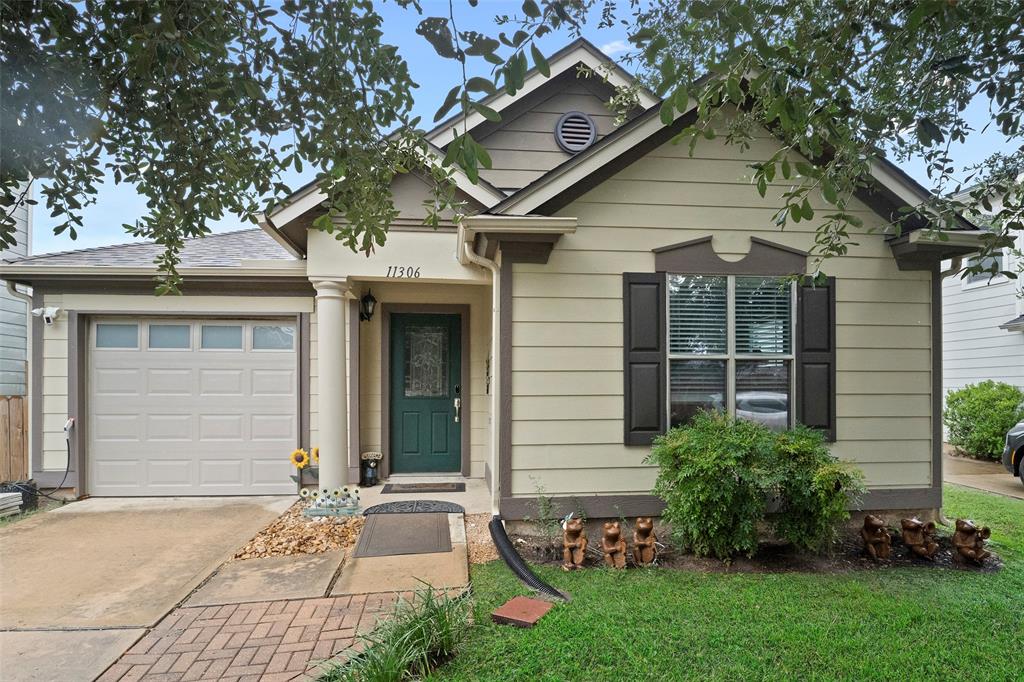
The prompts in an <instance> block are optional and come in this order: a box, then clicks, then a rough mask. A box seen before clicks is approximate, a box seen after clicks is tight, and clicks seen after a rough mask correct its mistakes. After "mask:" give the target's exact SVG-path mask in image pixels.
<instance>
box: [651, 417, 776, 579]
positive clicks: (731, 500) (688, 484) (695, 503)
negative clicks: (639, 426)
mask: <svg viewBox="0 0 1024 682" xmlns="http://www.w3.org/2000/svg"><path fill="white" fill-rule="evenodd" d="M771 447H772V435H771V432H770V431H768V429H766V428H764V427H763V426H760V425H758V424H755V423H753V422H749V421H742V420H740V421H736V420H733V419H730V418H729V417H727V416H725V415H723V414H720V413H714V412H701V413H698V414H697V415H696V416H695V417H694V419H693V420H692V422H691V423H690V424H689V425H688V426H685V427H680V428H675V429H672V430H671V431H669V432H668V433H666V434H665V435H664V436H662V437H660V438H658V439H657V440H656V441H655V443H654V448H653V449H652V451H651V455H650V457H649V458H648V461H649V462H652V463H654V464H657V465H658V468H659V472H658V480H657V483H655V486H654V494H655V495H658V496H659V497H660V498H661V499H663V500H664V501H665V511H664V515H663V518H664V520H665V521H666V522H668V523H669V525H670V526H671V528H672V535H673V538H674V539H675V540H676V542H677V543H679V544H681V545H682V546H684V547H688V548H690V549H691V550H693V552H694V553H696V554H698V555H700V556H707V555H709V554H710V555H714V556H716V557H718V558H720V559H727V558H729V557H731V556H734V555H737V554H743V555H746V556H751V555H753V554H754V552H755V551H757V524H758V522H759V521H760V520H761V519H762V518H763V517H764V513H765V491H766V489H767V488H768V483H767V481H766V480H765V479H766V472H765V471H763V469H762V466H761V465H762V463H763V462H764V455H765V454H767V453H769V452H770V451H771Z"/></svg>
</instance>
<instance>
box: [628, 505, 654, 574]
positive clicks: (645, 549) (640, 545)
mask: <svg viewBox="0 0 1024 682" xmlns="http://www.w3.org/2000/svg"><path fill="white" fill-rule="evenodd" d="M657 542H658V536H657V535H655V534H654V521H652V520H651V517H650V516H641V517H638V518H637V520H636V525H635V526H633V562H634V563H636V565H637V566H650V565H651V564H653V563H654V560H655V559H656V558H657V556H658V548H657V544H656V543H657Z"/></svg>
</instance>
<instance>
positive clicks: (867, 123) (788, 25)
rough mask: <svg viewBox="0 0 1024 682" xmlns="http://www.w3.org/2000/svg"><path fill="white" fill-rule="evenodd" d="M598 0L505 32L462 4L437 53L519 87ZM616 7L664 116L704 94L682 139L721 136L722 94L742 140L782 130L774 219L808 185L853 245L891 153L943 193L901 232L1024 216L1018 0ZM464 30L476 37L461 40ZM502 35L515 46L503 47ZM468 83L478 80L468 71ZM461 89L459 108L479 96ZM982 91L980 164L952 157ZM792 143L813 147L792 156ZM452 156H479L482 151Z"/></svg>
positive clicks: (758, 184) (1023, 44) (997, 229)
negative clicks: (466, 13)
mask: <svg viewBox="0 0 1024 682" xmlns="http://www.w3.org/2000/svg"><path fill="white" fill-rule="evenodd" d="M471 4H472V2H471ZM595 5H596V3H594V2H587V1H582V0H581V1H579V2H556V1H543V2H541V3H540V4H538V3H537V2H536V1H535V0H525V1H524V2H523V4H522V13H521V14H520V15H515V16H503V17H499V18H498V21H499V23H500V24H502V25H503V26H508V27H509V30H507V31H504V32H502V33H501V34H500V35H499V36H498V37H497V39H495V38H491V37H487V36H480V35H478V34H471V33H462V34H458V33H457V32H455V31H454V26H455V22H454V16H452V17H450V18H449V19H445V18H443V17H435V18H432V19H428V20H426V21H433V22H434V26H435V30H434V31H433V36H434V37H433V38H432V39H431V43H432V44H434V46H435V49H437V51H438V54H440V55H441V56H443V57H448V58H452V59H458V60H460V61H465V60H466V58H467V56H477V55H479V56H482V57H483V58H484V59H487V60H488V61H489V62H492V63H493V64H494V83H495V84H499V83H501V84H503V87H504V88H505V90H506V91H507V92H509V93H513V92H515V91H516V89H517V88H518V87H520V86H521V83H522V79H523V74H524V73H525V71H526V69H527V66H528V57H527V55H530V57H529V59H530V60H532V61H533V63H534V65H535V66H536V68H537V69H538V70H539V71H540V72H541V73H544V72H545V71H546V62H545V60H544V57H543V55H542V54H541V53H540V51H539V50H538V49H537V47H536V39H537V38H540V37H541V36H543V35H545V34H546V33H548V32H549V31H550V30H551V29H552V28H558V27H559V26H561V25H564V24H566V23H569V24H570V25H572V26H573V27H575V28H576V29H577V30H578V27H579V26H581V25H582V24H583V23H585V22H586V21H587V18H588V16H589V15H590V14H591V12H592V10H593V9H594V8H595ZM622 13H628V16H625V17H622V16H619V15H620V14H622ZM618 20H622V21H625V22H626V23H627V24H628V25H629V26H630V28H631V37H630V40H631V42H632V43H633V44H634V46H635V50H634V51H632V52H631V53H629V54H627V55H626V56H625V59H626V61H628V62H631V63H633V64H634V65H635V66H637V67H638V68H639V69H640V71H641V75H642V78H643V80H644V82H645V83H646V84H648V85H649V86H650V87H651V88H652V89H653V90H654V91H655V92H656V93H657V94H658V95H659V96H662V97H663V98H664V103H663V105H662V106H661V116H662V120H663V121H664V122H665V123H666V124H667V123H670V122H671V121H672V120H673V119H674V118H675V117H676V116H677V115H679V114H680V113H683V112H685V111H688V110H689V109H690V108H691V107H694V106H695V107H696V118H695V120H694V121H693V123H692V124H691V125H689V126H687V127H686V128H685V129H684V130H683V131H682V132H680V133H679V134H678V135H677V136H676V138H675V140H674V141H675V142H689V143H690V145H691V149H692V145H693V143H695V142H696V141H697V140H698V139H699V138H702V137H703V138H708V139H711V138H714V137H715V136H716V134H718V133H716V130H715V127H714V126H715V124H716V123H717V124H718V125H721V121H722V119H721V118H720V117H719V113H720V112H721V110H722V109H723V107H735V108H738V109H739V110H740V112H741V114H740V115H739V116H737V117H733V118H732V119H731V123H730V126H729V128H728V129H727V130H726V131H725V134H724V141H725V142H726V143H728V144H735V145H740V146H743V145H746V144H748V143H749V141H750V140H751V137H752V135H751V134H752V132H753V130H754V128H755V126H761V125H767V126H768V127H769V128H770V129H771V130H772V131H773V133H774V134H776V135H777V136H778V137H779V139H780V140H781V142H782V148H781V149H780V151H779V152H778V153H777V154H775V155H774V156H773V157H772V158H770V159H768V160H766V161H764V162H762V163H757V164H754V166H753V171H754V173H753V180H754V183H753V184H754V187H755V188H756V190H757V191H759V192H760V194H761V195H762V196H764V195H765V193H766V190H767V186H768V183H769V182H771V181H773V180H774V179H775V178H777V177H781V178H783V179H785V180H787V181H788V182H789V183H790V189H789V190H788V191H787V192H785V194H784V196H783V203H782V205H781V206H779V211H778V213H777V215H776V223H777V225H778V226H779V227H780V228H784V227H785V226H786V225H787V224H788V223H789V222H790V221H792V222H799V221H803V220H810V219H813V218H814V217H815V211H814V209H813V208H812V206H811V203H810V200H809V197H810V196H811V195H812V193H817V194H820V195H821V196H822V197H823V198H824V200H825V201H826V202H827V203H828V204H829V205H830V206H832V207H833V208H832V210H830V211H829V212H828V213H826V214H825V215H824V216H818V217H819V218H821V221H820V223H819V226H818V227H817V237H816V242H817V245H816V249H815V252H816V254H817V255H818V256H819V257H820V258H828V257H832V256H837V255H842V254H844V253H846V251H847V248H848V245H849V244H850V241H851V237H850V232H849V228H850V226H853V227H860V226H861V225H860V220H859V219H858V218H857V217H856V216H855V215H853V214H851V213H850V212H848V210H847V209H848V206H849V201H850V198H851V197H852V196H853V194H854V192H855V191H856V190H857V189H858V188H861V187H863V186H865V185H866V184H867V183H868V181H869V173H870V168H871V164H872V162H873V161H875V160H877V159H878V158H879V156H880V155H882V154H883V153H888V154H890V155H891V156H892V157H894V158H895V159H896V160H898V161H902V160H906V159H909V158H911V157H923V158H924V159H925V160H926V162H927V170H928V176H929V178H930V179H931V184H932V187H931V188H930V189H932V190H933V193H934V196H933V197H932V198H929V199H928V200H926V201H924V202H922V203H921V204H920V205H918V206H913V207H910V208H911V209H912V210H909V211H907V213H906V214H905V215H904V216H902V217H901V218H900V219H898V220H896V221H894V224H893V225H892V228H893V229H894V230H899V229H900V228H901V226H902V223H903V222H904V221H905V220H906V219H908V218H909V217H910V216H911V215H912V214H914V213H918V214H926V215H928V216H929V217H930V218H932V221H933V224H934V225H936V226H937V227H939V228H943V227H953V226H955V224H956V216H957V215H959V214H963V213H966V212H971V211H977V210H979V209H980V210H981V211H982V212H984V213H986V214H988V215H987V216H986V218H987V222H990V223H991V226H992V232H991V233H990V234H989V235H988V237H987V238H986V240H985V242H984V251H983V253H982V255H988V254H989V253H991V251H992V250H993V249H996V248H999V247H1000V246H1001V245H1004V244H1006V243H1007V242H1008V237H1012V235H1014V234H1015V233H1018V232H1020V231H1022V230H1024V186H1022V183H1021V177H1022V173H1024V127H1022V126H1024V124H1022V119H1024V12H1022V10H1021V5H1020V2H1019V0H830V1H819V2H808V1H807V0H693V1H688V2H680V1H678V0H653V2H651V3H650V4H649V6H647V7H645V8H642V9H637V8H636V3H635V2H633V1H632V0H620V1H618V2H617V1H616V0H606V1H605V2H603V3H602V4H601V5H600V20H599V21H600V22H601V24H603V25H610V24H611V23H613V22H615V21H618ZM449 26H450V27H451V29H450V30H449ZM459 39H461V41H462V42H465V43H467V44H468V45H469V47H468V48H467V49H465V50H462V49H459ZM446 43H450V44H454V46H455V48H454V49H452V48H450V47H447V48H446V47H445V44H446ZM503 46H504V47H506V48H509V49H510V50H511V54H510V55H507V56H505V57H500V58H499V57H497V56H496V52H497V51H498V49H499V48H501V47H503ZM474 80H479V79H474ZM466 86H467V87H466V89H465V91H468V90H472V89H473V83H472V81H468V82H466ZM479 89H480V90H483V91H486V88H483V87H480V88H479ZM465 91H464V93H463V99H462V105H463V108H464V109H467V110H468V109H470V108H474V107H476V108H478V109H479V106H478V105H474V104H473V103H472V102H469V101H467V100H466V99H465V96H464V95H465ZM458 95H459V93H458V92H456V90H453V91H452V93H450V94H449V97H448V100H447V101H446V103H445V107H447V108H450V107H451V106H453V105H454V104H455V103H457V102H458V101H459V97H458ZM975 98H980V99H982V100H985V101H987V102H988V103H989V109H990V112H991V115H992V122H991V124H990V125H994V126H996V127H997V128H998V129H999V131H1000V132H1001V133H1002V135H1003V136H1004V137H1005V139H1006V149H1005V150H1004V151H1001V152H998V153H996V154H993V155H992V156H991V157H990V158H988V159H986V160H985V161H984V162H982V163H977V164H958V163H957V161H956V159H955V158H953V156H952V153H951V151H950V150H951V144H952V143H954V142H962V141H964V140H965V139H966V138H967V135H968V134H969V133H970V132H971V128H970V126H969V125H968V123H967V121H966V120H965V118H964V112H965V109H966V108H967V106H968V105H969V104H970V103H971V102H972V100H974V99H975ZM617 100H618V101H620V102H625V103H627V104H628V103H631V102H632V99H631V98H630V97H629V93H628V92H626V93H622V95H621V97H619V98H617ZM445 107H442V111H440V112H439V114H442V113H443V111H444V110H445ZM481 113H485V112H484V111H483V110H481ZM462 140H465V143H466V144H469V145H472V140H471V138H470V136H469V135H462V136H461V137H460V138H457V139H456V140H455V142H454V143H453V146H456V145H460V144H462ZM790 151H795V152H798V153H799V154H800V155H801V156H802V157H803V158H804V159H806V161H801V162H797V163H792V162H791V161H789V160H788V159H787V156H788V155H789V152H790ZM450 156H451V157H452V158H454V159H457V160H458V159H461V161H462V162H463V163H468V164H472V162H473V155H472V154H465V155H462V156H461V157H460V156H459V155H451V154H450ZM752 191H753V190H752ZM990 262H991V261H990ZM981 263H982V259H978V260H976V261H975V262H974V263H973V264H972V265H970V266H969V267H968V268H967V269H966V272H979V271H981V270H982V267H983V266H982V265H981ZM993 267H994V266H993ZM992 274H995V272H993V273H992ZM1006 274H1007V275H1008V276H1010V277H1015V276H1016V273H1014V272H1007V273H1006Z"/></svg>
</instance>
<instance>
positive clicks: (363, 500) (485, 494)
mask: <svg viewBox="0 0 1024 682" xmlns="http://www.w3.org/2000/svg"><path fill="white" fill-rule="evenodd" d="M454 482H464V483H465V484H466V491H465V492H462V493H400V494H394V495H383V494H382V493H381V491H382V490H383V489H384V485H383V484H382V483H378V484H377V485H375V486H374V487H372V488H360V489H359V498H360V501H359V504H360V506H361V507H362V508H363V509H366V508H367V507H372V506H373V505H375V504H381V503H382V502H399V501H402V500H441V501H442V502H454V503H455V504H458V505H462V507H463V509H465V510H466V513H467V514H481V513H483V512H489V511H491V493H490V491H489V490H488V489H487V482H486V481H484V479H482V478H463V477H462V476H423V475H420V474H415V475H414V474H392V475H391V476H390V477H389V478H388V480H387V481H386V483H454Z"/></svg>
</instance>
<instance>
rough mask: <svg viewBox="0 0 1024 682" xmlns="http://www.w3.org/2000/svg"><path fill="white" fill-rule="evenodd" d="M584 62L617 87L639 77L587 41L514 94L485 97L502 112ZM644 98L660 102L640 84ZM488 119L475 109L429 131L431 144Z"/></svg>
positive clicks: (442, 142)
mask: <svg viewBox="0 0 1024 682" xmlns="http://www.w3.org/2000/svg"><path fill="white" fill-rule="evenodd" d="M580 62H582V63H583V64H585V65H586V66H587V67H589V68H590V69H592V70H594V71H595V72H597V73H599V74H601V75H602V76H606V77H607V80H608V82H609V83H610V84H611V85H612V86H614V87H616V88H620V87H628V86H631V85H633V83H634V82H635V79H634V78H633V77H632V76H630V75H629V74H628V73H627V72H626V71H624V70H623V69H622V68H621V67H619V66H618V65H617V64H615V62H614V61H613V60H612V59H611V58H610V57H608V56H606V55H603V54H601V53H600V52H596V53H595V52H594V51H593V50H590V49H587V46H586V45H585V44H581V45H579V46H578V47H576V49H574V50H571V51H569V52H567V53H566V54H564V55H561V56H560V57H558V58H557V59H555V60H554V61H552V62H550V63H549V64H548V66H549V67H550V71H551V75H550V76H545V75H544V74H542V73H540V72H539V71H537V70H536V69H534V71H533V73H532V74H531V75H530V76H528V77H527V78H526V81H525V82H524V83H523V87H522V88H521V89H520V90H518V91H517V92H516V94H514V95H510V94H508V93H507V92H502V93H501V94H500V95H498V96H497V97H495V98H494V99H488V100H484V101H485V102H486V104H487V106H489V107H490V108H491V109H494V110H495V111H497V112H498V113H501V111H502V110H503V109H505V108H506V107H508V106H509V105H510V104H512V103H513V102H515V101H516V100H518V99H520V98H522V97H525V96H527V95H529V94H530V93H531V92H533V91H535V90H537V89H538V88H540V87H541V86H543V85H544V83H546V82H547V81H549V80H551V79H552V78H554V77H556V76H559V75H561V74H563V73H565V72H566V71H568V70H569V69H571V68H574V67H575V66H576V65H577V64H579V63H580ZM608 63H611V64H613V65H615V68H613V69H611V73H602V72H601V70H600V69H601V67H602V66H603V65H605V64H608ZM637 94H638V95H639V98H640V106H641V107H643V108H644V109H649V108H651V107H653V106H654V105H655V104H658V102H659V100H658V98H656V97H655V96H654V95H652V94H651V93H650V92H648V91H647V90H646V89H644V88H640V89H639V91H638V93H637ZM485 120H486V119H485V118H484V117H483V115H482V114H480V112H478V111H475V110H474V111H471V112H470V113H469V115H468V116H459V117H457V118H456V119H454V120H452V121H450V122H448V123H446V124H444V125H443V127H438V128H436V129H435V130H433V131H431V132H430V133H428V134H427V140H429V141H430V143H431V144H434V145H437V146H438V147H444V146H445V145H446V144H448V143H449V142H451V141H452V140H453V139H454V138H455V135H454V133H453V130H457V129H470V130H471V129H473V128H475V127H477V126H478V125H480V124H481V123H483V122H484V121H485Z"/></svg>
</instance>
